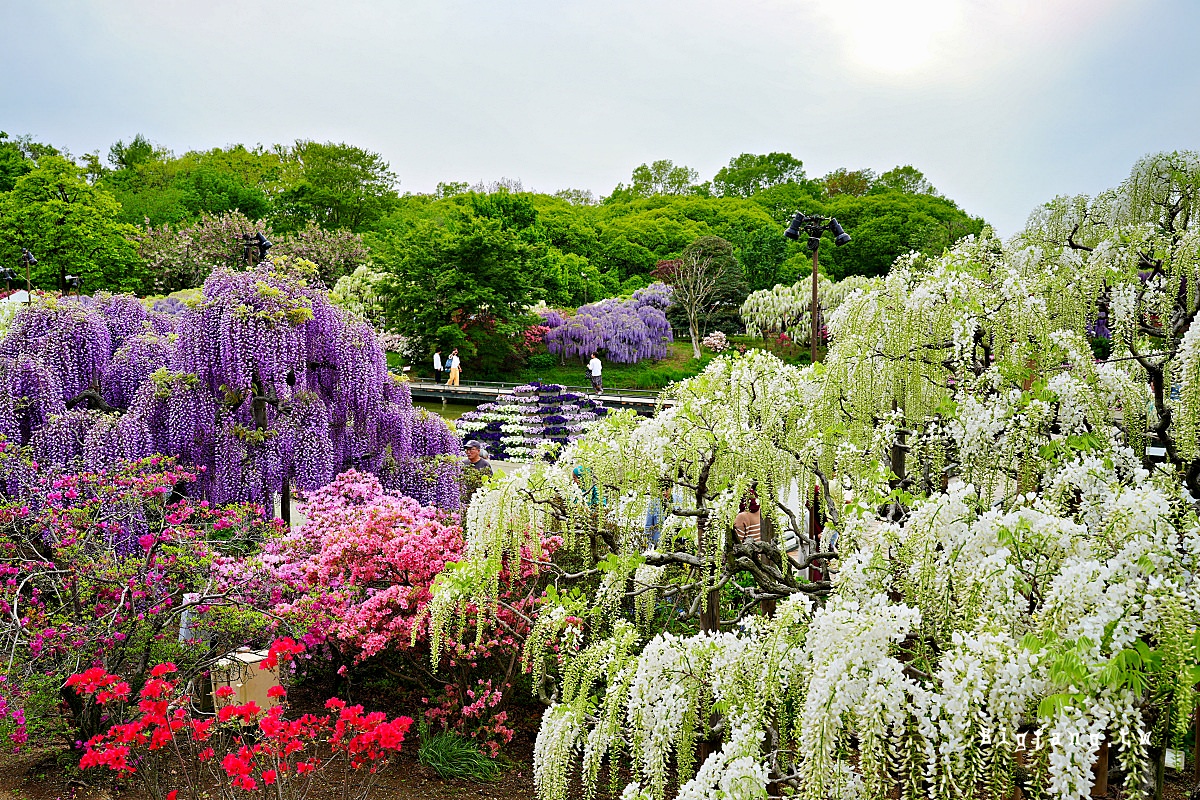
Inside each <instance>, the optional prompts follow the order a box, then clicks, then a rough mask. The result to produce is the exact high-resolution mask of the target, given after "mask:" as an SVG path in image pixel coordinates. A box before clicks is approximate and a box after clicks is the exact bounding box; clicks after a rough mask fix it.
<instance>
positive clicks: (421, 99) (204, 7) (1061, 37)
mask: <svg viewBox="0 0 1200 800" xmlns="http://www.w3.org/2000/svg"><path fill="white" fill-rule="evenodd" d="M0 31H3V32H4V36H3V39H4V45H3V47H2V48H0V129H3V130H5V131H8V133H9V134H10V135H15V134H24V133H28V134H32V135H33V136H34V138H36V139H38V140H41V141H47V142H50V143H52V144H55V145H58V146H61V147H66V148H67V149H69V150H70V151H71V152H72V153H73V154H74V155H77V156H78V155H80V154H83V153H86V152H90V151H94V150H99V151H100V152H101V153H107V150H108V147H109V145H110V144H111V143H112V142H113V141H115V140H117V139H124V140H126V141H128V140H129V139H130V138H131V137H132V136H133V135H134V134H137V133H142V134H145V135H146V136H147V137H149V138H150V139H151V140H152V141H154V142H157V143H159V144H161V145H164V146H166V147H168V148H170V149H171V150H173V151H175V152H176V153H182V152H184V151H187V150H191V149H207V148H210V147H213V146H221V145H227V144H232V143H238V142H241V143H244V144H247V145H254V144H256V143H263V144H271V143H274V142H291V141H294V140H295V139H299V138H305V139H317V140H333V141H345V142H348V143H351V144H355V145H358V146H361V147H365V148H368V149H371V150H375V151H378V152H379V153H381V154H383V156H384V157H385V158H386V159H387V160H388V161H389V162H390V164H391V166H392V169H393V170H394V171H395V172H396V173H397V175H398V176H399V177H400V181H401V185H400V189H401V191H413V192H426V191H431V190H432V189H434V187H435V186H436V185H437V183H438V181H454V180H462V181H469V182H472V183H473V182H476V181H480V180H485V181H491V180H495V179H497V178H500V177H508V178H519V179H520V180H521V181H523V183H524V185H525V187H526V188H534V189H537V190H540V191H554V190H557V189H562V188H580V189H590V190H592V191H593V192H595V193H596V194H597V195H602V194H607V193H609V192H610V191H611V190H612V188H613V186H614V185H615V184H616V183H617V182H618V181H626V182H627V181H628V180H629V175H630V173H631V172H632V170H633V168H634V167H636V166H637V165H638V164H640V163H642V162H648V161H652V160H654V159H659V158H669V159H672V160H674V161H675V162H676V163H681V164H686V165H688V166H691V167H693V168H695V169H697V170H698V171H699V172H700V175H701V179H708V178H711V177H712V175H713V173H715V172H716V170H717V169H719V168H720V167H721V166H722V165H723V164H725V163H726V162H728V160H729V159H730V158H731V157H732V156H735V155H737V154H738V153H743V152H752V153H765V152H770V151H786V152H790V153H792V154H793V155H795V156H797V157H798V158H800V159H801V160H803V162H804V164H805V167H806V170H807V172H808V174H809V175H810V176H814V177H819V176H820V175H823V174H825V173H826V172H828V171H830V170H832V169H835V168H837V167H841V166H844V167H847V168H850V169H856V168H862V167H869V168H872V169H875V170H876V171H882V170H886V169H889V168H890V167H892V166H895V165H897V164H910V163H911V164H913V165H915V166H916V167H918V168H919V169H921V170H923V171H924V172H925V174H926V176H927V177H928V178H929V179H930V180H931V181H932V183H933V184H934V185H935V186H936V187H937V188H938V189H940V190H941V191H942V192H944V193H945V194H946V195H948V196H949V197H951V198H953V199H954V200H956V201H957V202H958V203H959V204H960V205H961V206H962V207H963V208H965V209H966V210H967V211H968V212H970V213H972V214H978V215H982V216H983V217H985V218H986V219H987V220H988V221H990V222H992V223H993V224H994V225H995V226H996V227H997V229H998V230H999V231H1000V232H1001V233H1002V234H1004V235H1008V234H1011V233H1014V232H1015V231H1016V230H1018V229H1019V228H1020V227H1021V225H1022V224H1023V223H1024V220H1025V218H1026V216H1027V215H1028V214H1029V212H1030V211H1031V210H1032V209H1033V208H1034V206H1036V205H1038V204H1039V203H1042V202H1045V201H1046V200H1048V199H1050V198H1051V197H1053V196H1054V195H1056V194H1074V193H1079V192H1086V193H1094V192H1096V191H1098V190H1100V189H1103V188H1106V187H1108V186H1112V185H1114V184H1116V183H1118V182H1120V181H1121V180H1122V179H1123V178H1124V177H1125V176H1126V175H1127V174H1128V172H1129V169H1130V167H1131V166H1132V164H1133V162H1134V161H1135V160H1136V159H1137V158H1139V157H1140V156H1142V155H1144V154H1146V153H1148V152H1153V151H1157V150H1173V149H1200V46H1198V44H1200V3H1197V2H1195V0H1125V1H1124V2H1120V1H1119V0H910V1H909V2H905V0H725V1H724V2H717V1H716V0H678V1H675V0H629V1H628V2H607V1H606V0H591V2H583V1H582V0H523V1H522V2H502V1H501V0H430V1H428V2H426V0H338V2H332V1H327V2H316V0H278V1H276V0H270V1H267V0H263V1H259V0H236V2H234V1H233V0H174V1H172V0H108V1H107V2H102V1H101V0H36V2H33V1H31V2H20V0H0Z"/></svg>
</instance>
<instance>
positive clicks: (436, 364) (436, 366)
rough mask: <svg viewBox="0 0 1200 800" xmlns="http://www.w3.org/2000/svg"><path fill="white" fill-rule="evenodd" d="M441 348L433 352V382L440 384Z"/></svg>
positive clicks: (441, 371)
mask: <svg viewBox="0 0 1200 800" xmlns="http://www.w3.org/2000/svg"><path fill="white" fill-rule="evenodd" d="M443 372H445V370H443V369H442V348H440V347H439V348H438V349H437V350H434V351H433V381H434V383H441V382H442V373H443Z"/></svg>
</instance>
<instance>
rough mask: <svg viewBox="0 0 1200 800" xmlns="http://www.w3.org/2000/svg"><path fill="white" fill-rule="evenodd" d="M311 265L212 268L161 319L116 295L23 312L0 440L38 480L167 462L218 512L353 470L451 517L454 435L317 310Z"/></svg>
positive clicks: (338, 315)
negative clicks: (24, 454) (177, 465)
mask: <svg viewBox="0 0 1200 800" xmlns="http://www.w3.org/2000/svg"><path fill="white" fill-rule="evenodd" d="M313 269H314V267H313V265H311V264H309V263H308V262H303V261H301V262H297V263H295V264H287V263H284V262H279V263H276V264H272V263H269V262H268V263H264V264H261V265H259V266H258V267H257V268H256V269H254V270H251V271H249V272H232V271H228V270H218V271H216V272H214V273H213V274H212V275H211V276H210V277H209V278H208V280H207V281H206V282H205V284H204V288H203V290H202V292H201V293H200V296H199V297H197V298H196V299H195V300H193V301H191V302H188V303H163V304H159V305H158V306H157V308H158V309H161V310H153V311H147V310H146V309H145V307H144V306H143V305H142V304H141V303H140V302H139V301H137V300H136V298H132V297H128V296H120V295H118V296H100V297H97V298H88V297H81V298H62V299H58V300H54V299H50V300H45V301H41V302H38V303H36V304H34V305H32V306H30V307H29V308H27V309H24V310H22V311H21V312H19V314H18V315H17V317H16V319H15V320H14V321H13V324H12V326H11V327H10V329H9V332H8V334H7V336H5V338H4V339H3V340H2V341H0V435H3V437H4V438H5V439H6V440H7V441H9V442H12V443H16V444H18V445H20V446H23V447H28V448H29V454H30V457H31V458H32V460H33V461H34V462H36V463H37V464H38V469H39V471H41V472H46V471H52V472H53V471H59V470H69V469H75V468H78V467H84V468H87V469H100V468H106V467H110V466H113V465H115V464H116V463H117V462H118V461H120V460H122V459H131V458H140V457H143V456H147V455H151V454H153V453H162V454H165V455H170V456H174V457H176V458H178V459H179V461H180V462H181V463H182V464H185V465H188V466H192V467H195V468H197V469H198V470H200V472H201V477H200V480H199V481H198V482H197V483H196V484H195V489H194V491H198V492H199V493H200V494H201V495H203V496H204V497H205V498H206V499H209V500H211V501H213V502H215V503H227V502H235V501H253V502H258V503H264V504H268V505H269V503H270V502H271V501H272V499H273V497H274V495H276V494H285V495H286V494H287V493H288V491H289V490H290V488H291V487H293V486H294V487H296V488H298V489H300V490H303V491H308V490H312V489H316V488H318V487H320V486H323V485H325V484H326V483H328V482H329V481H330V480H331V479H332V478H333V477H334V476H335V475H336V474H337V473H338V472H339V471H341V470H342V469H344V468H346V467H351V466H352V467H355V468H357V469H360V470H364V471H370V472H373V473H375V474H376V475H378V476H379V478H380V479H381V481H382V482H383V483H384V484H385V485H386V486H388V487H389V488H391V489H395V490H399V491H402V492H404V493H405V494H409V495H411V496H412V497H415V498H416V499H418V500H419V501H421V502H422V503H434V504H437V505H440V506H442V507H448V508H453V507H455V506H456V505H457V503H458V496H459V490H458V475H459V470H460V460H459V459H457V458H455V456H457V455H459V454H461V447H460V445H459V442H458V439H457V437H455V436H454V435H453V434H452V433H451V432H450V430H449V429H448V428H447V426H446V424H445V423H444V422H443V421H442V420H441V419H440V418H438V417H436V416H431V415H428V414H426V413H425V412H424V411H421V410H419V409H414V408H413V405H412V400H411V396H410V394H409V391H408V388H407V387H406V386H405V385H404V384H403V383H399V382H397V381H396V380H395V379H394V378H393V377H392V376H391V375H390V374H389V373H388V371H387V366H386V360H385V358H384V353H383V349H382V348H381V346H380V344H379V342H378V339H377V337H376V335H375V333H374V331H373V330H372V329H371V327H370V326H369V325H368V324H366V323H365V322H363V321H362V320H360V319H358V318H356V317H353V316H351V315H349V314H347V313H346V312H344V311H342V310H341V309H339V308H337V307H335V306H334V305H332V304H331V303H330V302H329V300H328V297H327V292H326V291H325V290H324V289H323V288H321V287H320V285H319V282H317V281H316V280H314V278H315V273H314V272H313ZM3 478H4V484H5V485H6V486H9V487H10V491H11V487H12V485H13V476H3Z"/></svg>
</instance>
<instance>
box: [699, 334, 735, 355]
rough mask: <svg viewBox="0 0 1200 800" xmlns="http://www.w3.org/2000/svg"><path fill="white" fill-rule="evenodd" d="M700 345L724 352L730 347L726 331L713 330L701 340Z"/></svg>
mask: <svg viewBox="0 0 1200 800" xmlns="http://www.w3.org/2000/svg"><path fill="white" fill-rule="evenodd" d="M700 346H701V347H703V348H705V349H706V350H711V351H712V352H714V353H724V352H725V351H726V350H728V349H729V339H728V338H727V337H726V336H725V332H724V331H713V332H712V333H710V334H708V335H707V336H705V337H704V338H703V339H701V340H700Z"/></svg>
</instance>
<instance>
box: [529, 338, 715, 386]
mask: <svg viewBox="0 0 1200 800" xmlns="http://www.w3.org/2000/svg"><path fill="white" fill-rule="evenodd" d="M712 359H713V355H712V353H708V352H706V353H704V355H703V356H701V358H700V359H699V360H697V359H694V358H692V345H691V343H689V342H675V343H674V344H672V345H671V349H670V352H669V353H668V354H667V357H666V358H664V359H663V360H662V361H641V362H639V363H637V364H614V363H612V362H611V361H605V362H604V388H605V389H606V390H607V389H661V388H663V387H664V386H666V385H667V384H668V383H672V382H674V381H681V380H684V379H686V378H691V377H692V376H694V375H699V374H700V372H701V371H702V370H703V369H704V368H705V367H706V366H708V362H710V361H712ZM601 360H603V359H601ZM514 380H517V381H520V382H522V383H526V382H529V381H541V382H542V383H561V384H564V385H566V386H588V385H589V379H588V374H587V369H586V368H585V367H584V365H583V364H580V363H579V362H578V361H568V362H567V363H566V364H556V365H554V366H552V367H536V368H535V367H527V368H525V369H523V370H521V371H520V373H518V376H517V377H516V378H514Z"/></svg>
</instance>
